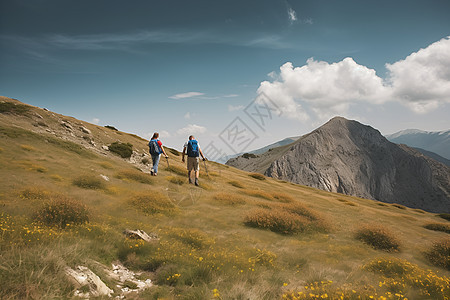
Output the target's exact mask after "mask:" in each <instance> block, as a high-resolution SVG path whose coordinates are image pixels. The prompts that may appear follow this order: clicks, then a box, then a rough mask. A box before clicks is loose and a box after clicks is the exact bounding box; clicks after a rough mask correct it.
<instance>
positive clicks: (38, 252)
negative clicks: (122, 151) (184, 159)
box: [0, 107, 449, 299]
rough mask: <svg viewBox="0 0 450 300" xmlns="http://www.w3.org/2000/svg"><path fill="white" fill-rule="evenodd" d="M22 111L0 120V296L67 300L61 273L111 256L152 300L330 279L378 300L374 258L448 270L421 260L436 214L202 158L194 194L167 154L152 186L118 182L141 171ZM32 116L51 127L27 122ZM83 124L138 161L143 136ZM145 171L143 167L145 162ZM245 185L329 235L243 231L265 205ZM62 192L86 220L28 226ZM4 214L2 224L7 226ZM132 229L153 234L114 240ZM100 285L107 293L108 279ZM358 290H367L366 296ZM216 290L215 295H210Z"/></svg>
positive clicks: (283, 289) (245, 294) (256, 295)
mask: <svg viewBox="0 0 450 300" xmlns="http://www.w3.org/2000/svg"><path fill="white" fill-rule="evenodd" d="M30 111H31V112H33V111H36V112H38V113H39V115H41V116H42V117H43V118H42V119H41V118H36V117H35V116H34V115H33V114H32V113H30V112H28V113H26V114H25V115H23V114H22V115H14V114H0V157H1V160H0V186H1V191H0V209H1V214H2V223H0V225H1V226H2V229H5V230H2V236H1V240H0V242H1V244H0V245H1V251H2V252H1V256H2V261H1V262H0V281H1V282H2V287H3V288H2V289H1V290H0V298H2V299H9V298H17V299H22V298H35V299H36V298H56V297H64V298H67V297H70V295H72V287H71V285H70V284H69V283H68V282H67V280H66V279H65V276H64V275H63V268H64V266H66V265H68V266H71V267H74V266H76V265H78V264H84V265H88V266H90V267H91V268H93V269H95V263H94V261H97V262H100V263H102V264H105V265H107V266H108V265H109V264H110V263H111V262H113V261H116V260H118V259H120V260H122V261H123V262H124V263H125V264H126V265H127V266H129V267H130V268H133V269H135V270H145V271H146V273H144V275H143V276H144V277H149V278H152V279H153V281H154V282H156V283H158V287H155V288H152V289H150V290H148V291H146V292H144V293H143V294H141V295H140V297H142V298H149V299H152V298H158V297H163V296H164V297H166V298H177V297H179V298H190V299H202V298H203V299H211V298H212V297H214V296H215V297H216V298H223V299H248V298H250V299H263V298H265V299H276V298H280V297H281V295H282V294H283V293H287V292H288V291H292V290H299V291H300V290H302V289H303V288H304V286H305V285H307V284H309V283H313V282H320V281H325V280H330V281H333V284H332V286H333V288H334V287H339V286H340V287H343V286H346V285H349V286H350V289H354V290H355V291H356V292H357V293H360V294H361V295H363V296H364V295H366V296H367V295H369V294H375V293H378V294H379V295H385V292H386V290H385V288H383V287H378V283H379V281H380V278H379V277H378V275H375V274H373V273H371V272H368V271H364V270H362V269H361V267H362V266H363V265H364V264H366V263H367V262H369V261H371V260H373V259H377V258H379V257H395V258H401V259H406V260H408V261H409V262H411V263H414V264H417V265H419V267H421V268H424V269H431V270H433V271H434V272H437V273H438V274H439V275H440V276H448V275H449V272H448V271H446V270H444V269H442V268H437V267H434V266H432V265H430V264H429V263H428V262H427V260H426V259H425V257H424V255H423V251H425V250H427V249H428V248H429V247H430V245H431V244H432V242H434V241H435V240H438V239H442V238H445V237H446V236H447V234H446V233H443V232H435V231H430V230H427V229H425V228H423V225H424V224H427V223H436V222H441V223H442V222H445V220H442V219H439V218H437V217H436V216H435V215H434V214H430V213H424V212H419V211H417V210H412V209H400V208H397V207H394V206H391V205H386V206H380V205H379V203H378V202H376V201H372V200H366V199H360V198H356V197H349V196H345V195H340V194H333V193H327V192H324V191H319V190H316V189H313V188H308V187H304V186H299V185H294V184H290V183H286V182H281V181H277V180H273V179H271V178H267V179H266V180H262V181H261V180H257V179H254V178H251V177H249V176H248V173H246V172H243V171H240V170H237V169H234V168H231V167H227V166H224V165H220V164H216V163H213V162H209V163H208V169H209V173H210V175H211V176H210V177H209V178H208V177H206V176H203V177H202V178H201V183H202V187H201V188H196V187H194V186H192V185H188V184H186V183H184V184H182V185H179V184H175V183H172V182H171V181H174V182H176V179H177V178H182V177H181V174H183V172H184V165H183V164H182V163H181V159H180V156H177V155H175V154H174V153H169V156H170V162H171V166H172V171H168V170H166V169H165V162H164V161H161V171H160V173H159V176H157V177H148V178H147V179H149V180H151V184H143V183H139V182H136V181H134V180H130V179H127V178H124V177H123V176H122V179H119V178H117V177H118V176H117V175H118V173H120V172H123V171H127V172H138V171H137V170H136V168H134V167H133V165H131V164H130V163H129V162H128V161H127V160H125V159H121V158H119V157H117V156H114V155H112V154H106V155H105V154H102V151H101V150H99V148H95V149H94V148H93V147H91V148H90V149H87V148H85V147H78V146H77V144H75V143H72V142H61V139H59V138H58V137H57V136H58V132H57V133H56V134H55V135H56V137H55V135H53V134H50V133H48V132H46V131H45V129H47V128H58V130H59V126H60V124H59V123H58V121H55V120H56V119H55V115H53V116H52V113H51V112H46V111H43V110H40V109H37V108H32V107H31V108H30ZM56 117H58V118H64V119H67V120H70V121H71V122H72V123H75V122H78V123H80V124H81V123H82V122H81V121H77V120H74V119H71V118H68V117H63V116H58V115H56ZM32 120H33V121H32ZM36 120H38V121H40V122H41V123H42V122H44V123H46V125H47V126H48V127H45V126H44V127H43V126H41V125H38V126H34V125H33V124H35V123H36ZM35 125H36V124H35ZM82 125H83V126H85V127H87V128H89V129H90V130H91V131H92V136H94V137H95V138H94V140H95V142H96V144H97V145H101V144H106V145H108V144H110V143H112V142H114V141H116V140H120V141H122V142H129V143H131V144H133V146H134V148H135V149H137V150H138V151H139V152H140V153H142V154H143V153H145V151H146V141H144V140H141V139H139V138H137V137H135V136H132V135H128V134H125V133H121V132H114V131H108V130H107V129H105V128H102V127H98V126H95V125H92V124H88V123H82ZM33 131H35V132H33ZM85 146H86V147H88V146H87V144H86V145H85ZM202 166H203V165H202ZM141 167H142V166H141ZM144 170H145V171H148V167H146V168H144ZM177 173H179V174H177ZM100 174H101V175H105V176H108V177H109V178H110V181H108V182H106V181H105V187H104V188H102V189H98V190H91V189H83V188H80V187H77V186H75V185H74V184H73V179H75V178H77V177H79V176H95V177H98V178H99V177H100ZM202 174H203V175H204V171H203V170H202ZM182 179H183V180H184V182H186V181H187V180H186V179H185V178H182ZM230 180H234V181H238V182H240V183H241V184H242V185H243V186H244V189H242V188H237V187H235V186H233V185H231V184H229V181H230ZM182 182H183V181H182ZM249 190H259V191H262V192H266V193H273V192H282V193H285V194H288V195H290V196H291V197H293V198H294V199H295V201H298V202H301V203H303V204H305V205H306V206H307V207H308V208H310V209H312V210H314V211H316V212H319V213H320V214H321V215H323V217H324V218H325V219H326V220H327V221H328V222H329V223H330V224H331V225H332V230H331V232H329V233H304V234H296V235H281V234H277V233H274V232H271V231H267V230H261V229H256V228H250V227H246V226H244V224H243V220H244V216H245V215H246V214H247V213H248V212H249V211H250V210H251V209H253V208H255V207H258V206H259V205H261V204H270V203H272V202H273V201H274V200H271V201H269V200H266V199H262V198H258V197H254V196H248V195H246V194H245V193H244V192H245V191H249ZM219 193H228V194H229V198H230V199H232V198H233V197H240V198H241V199H244V203H243V204H239V205H226V204H224V203H223V202H220V201H218V200H216V199H215V198H214V196H216V195H217V194H219ZM59 194H63V195H65V196H67V197H70V198H72V199H73V200H75V201H77V202H80V203H83V204H85V205H86V206H87V207H88V208H89V210H90V223H89V224H87V225H80V226H73V227H71V228H69V229H65V230H57V229H53V228H44V229H42V230H38V229H30V228H31V227H32V226H33V224H32V217H33V214H34V213H35V212H36V211H37V210H38V209H39V207H40V206H41V205H42V202H45V201H48V200H49V199H51V198H53V197H58V195H59ZM30 195H31V196H30ZM36 195H38V196H36ZM135 195H157V196H158V197H162V198H168V199H170V201H172V203H174V204H175V206H176V209H175V210H174V211H170V212H169V211H168V212H163V213H158V214H153V215H148V214H145V213H144V208H143V207H138V206H133V205H132V204H130V199H132V198H133V197H134V196H135ZM7 218H9V219H8V220H9V221H5V220H6V219H7ZM8 222H9V223H8ZM7 223H8V224H9V225H5V224H7ZM12 223H14V224H12ZM362 223H381V224H383V225H385V226H386V227H388V228H390V229H391V231H392V232H393V233H394V234H395V235H396V236H397V237H398V238H399V239H400V241H401V251H400V252H398V253H385V252H380V251H377V250H374V249H372V248H370V247H369V246H367V245H365V244H363V243H361V242H360V241H357V240H355V239H354V238H353V233H354V231H355V229H356V228H357V227H358V226H359V225H360V224H362ZM7 226H9V227H7ZM14 226H15V227H14ZM24 227H26V228H28V229H23V228H24ZM6 228H15V231H14V232H12V231H11V230H10V229H6ZM136 228H139V229H142V230H145V231H147V232H155V233H157V234H158V235H159V236H160V238H161V239H160V241H159V242H156V243H154V244H145V245H143V244H136V243H132V242H131V241H128V240H126V239H125V238H124V236H123V235H122V232H123V230H124V229H136ZM27 230H28V231H30V232H29V233H28V234H27ZM130 247H131V248H130ZM275 257H276V258H275ZM54 274H56V276H54ZM176 274H180V275H179V276H178V275H176ZM446 280H447V282H448V279H446ZM107 282H108V281H107ZM109 285H110V287H112V288H113V285H112V283H111V282H110V284H109ZM367 286H372V288H369V289H368V290H365V287H366V288H367ZM214 289H218V292H217V291H216V293H215V294H214V292H213V290H214ZM403 292H405V293H409V294H408V295H409V297H410V298H417V299H420V297H421V294H420V293H419V292H417V291H415V290H413V289H411V288H406V290H404V291H403ZM219 294H220V296H219ZM177 295H179V296H177ZM136 297H137V296H136Z"/></svg>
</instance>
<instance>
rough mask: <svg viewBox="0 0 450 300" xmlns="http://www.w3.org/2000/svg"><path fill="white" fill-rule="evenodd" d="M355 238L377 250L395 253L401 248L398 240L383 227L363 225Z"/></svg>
mask: <svg viewBox="0 0 450 300" xmlns="http://www.w3.org/2000/svg"><path fill="white" fill-rule="evenodd" d="M355 238H356V239H357V240H360V241H362V242H364V243H366V244H368V245H369V246H372V247H373V248H375V249H377V250H384V251H387V252H392V251H393V252H395V251H398V250H399V248H400V242H399V241H398V239H397V238H396V237H395V236H394V235H393V234H392V233H391V232H390V231H389V230H388V229H387V228H385V227H383V226H381V225H368V224H366V225H363V226H361V227H360V228H358V230H357V231H356V234H355Z"/></svg>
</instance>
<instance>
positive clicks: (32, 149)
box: [20, 145, 36, 151]
mask: <svg viewBox="0 0 450 300" xmlns="http://www.w3.org/2000/svg"><path fill="white" fill-rule="evenodd" d="M20 148H22V149H23V150H25V151H36V148H34V147H33V146H31V145H20Z"/></svg>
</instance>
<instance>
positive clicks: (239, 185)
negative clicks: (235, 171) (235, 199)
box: [228, 180, 245, 189]
mask: <svg viewBox="0 0 450 300" xmlns="http://www.w3.org/2000/svg"><path fill="white" fill-rule="evenodd" d="M228 184H231V185H232V186H234V187H237V188H239V189H243V188H245V186H244V185H243V184H242V183H240V182H239V181H235V180H233V181H228Z"/></svg>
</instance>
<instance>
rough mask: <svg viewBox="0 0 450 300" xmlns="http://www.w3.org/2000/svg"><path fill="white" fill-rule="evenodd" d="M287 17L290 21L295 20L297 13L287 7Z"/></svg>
mask: <svg viewBox="0 0 450 300" xmlns="http://www.w3.org/2000/svg"><path fill="white" fill-rule="evenodd" d="M288 18H289V21H290V22H291V23H294V22H295V21H297V13H296V12H295V10H293V9H292V8H291V7H289V9H288Z"/></svg>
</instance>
